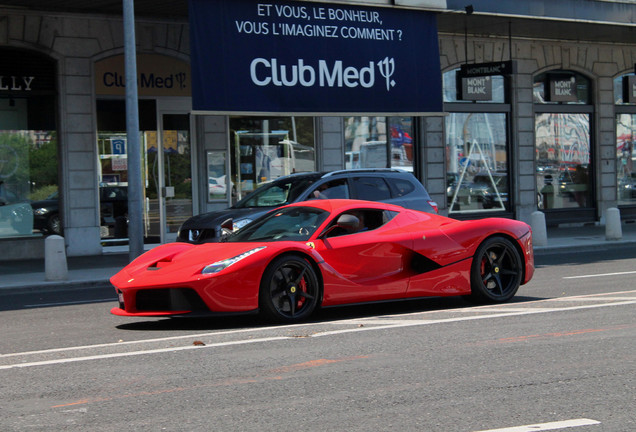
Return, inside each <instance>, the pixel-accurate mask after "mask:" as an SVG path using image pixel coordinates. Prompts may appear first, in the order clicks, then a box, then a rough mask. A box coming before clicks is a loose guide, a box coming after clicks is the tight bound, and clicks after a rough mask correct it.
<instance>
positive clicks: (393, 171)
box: [273, 168, 411, 182]
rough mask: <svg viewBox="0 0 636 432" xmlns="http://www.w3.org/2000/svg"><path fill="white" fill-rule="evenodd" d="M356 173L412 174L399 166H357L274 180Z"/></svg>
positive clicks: (289, 175)
mask: <svg viewBox="0 0 636 432" xmlns="http://www.w3.org/2000/svg"><path fill="white" fill-rule="evenodd" d="M355 174H388V175H391V174H411V173H410V172H409V171H405V170H401V169H399V168H357V169H344V170H335V171H312V172H302V173H294V174H288V175H286V176H283V177H279V178H277V179H275V180H273V182H281V181H282V182H284V181H287V180H290V179H293V180H296V179H303V178H327V177H335V176H338V175H355Z"/></svg>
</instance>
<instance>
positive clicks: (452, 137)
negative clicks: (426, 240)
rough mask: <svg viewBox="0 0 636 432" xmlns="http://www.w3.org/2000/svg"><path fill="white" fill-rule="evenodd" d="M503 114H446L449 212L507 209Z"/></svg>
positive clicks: (506, 171) (506, 161)
mask: <svg viewBox="0 0 636 432" xmlns="http://www.w3.org/2000/svg"><path fill="white" fill-rule="evenodd" d="M506 136H507V134H506V114H503V113H451V114H450V115H449V116H448V117H446V166H447V175H446V187H447V188H446V197H447V204H448V210H449V213H451V214H453V213H466V212H475V211H491V210H498V211H503V210H509V199H508V187H509V181H508V155H507V152H506Z"/></svg>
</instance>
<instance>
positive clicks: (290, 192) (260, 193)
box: [232, 175, 320, 208]
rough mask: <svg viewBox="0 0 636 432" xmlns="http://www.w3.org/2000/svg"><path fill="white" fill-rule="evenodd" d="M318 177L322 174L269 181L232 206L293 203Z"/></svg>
mask: <svg viewBox="0 0 636 432" xmlns="http://www.w3.org/2000/svg"><path fill="white" fill-rule="evenodd" d="M318 178H320V176H319V175H316V176H315V177H302V178H289V179H285V180H277V181H274V182H272V183H268V184H266V185H263V186H261V187H259V188H258V189H256V190H255V191H254V192H252V193H250V194H249V195H247V196H246V197H245V198H243V199H242V200H240V201H239V202H237V203H236V204H235V205H234V206H233V207H232V208H248V207H278V206H283V205H286V204H291V203H293V202H294V201H296V199H297V198H298V196H299V195H300V194H301V193H302V192H303V191H305V190H306V189H307V187H308V186H309V185H310V184H312V183H313V182H315V181H316V180H317V179H318Z"/></svg>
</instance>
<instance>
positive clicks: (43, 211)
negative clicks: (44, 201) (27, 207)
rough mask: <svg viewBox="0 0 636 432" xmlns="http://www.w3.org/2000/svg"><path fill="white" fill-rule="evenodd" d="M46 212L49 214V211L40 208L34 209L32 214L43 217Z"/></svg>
mask: <svg viewBox="0 0 636 432" xmlns="http://www.w3.org/2000/svg"><path fill="white" fill-rule="evenodd" d="M48 212H49V209H46V208H44V207H42V208H39V209H36V210H35V211H34V212H33V213H35V214H36V215H38V216H44V215H45V214H47V213H48Z"/></svg>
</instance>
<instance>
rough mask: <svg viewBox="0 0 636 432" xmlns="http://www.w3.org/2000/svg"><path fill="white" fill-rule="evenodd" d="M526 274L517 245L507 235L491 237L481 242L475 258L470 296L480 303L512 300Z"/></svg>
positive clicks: (471, 273)
mask: <svg viewBox="0 0 636 432" xmlns="http://www.w3.org/2000/svg"><path fill="white" fill-rule="evenodd" d="M522 276H523V266H522V260H521V257H520V255H519V252H518V251H517V248H515V246H514V245H513V244H512V242H511V241H510V240H508V239H507V238H505V237H500V236H495V237H490V238H488V239H486V240H485V241H484V242H483V243H482V244H481V245H479V247H478V248H477V251H476V252H475V256H474V257H473V263H472V265H471V271H470V283H471V294H470V296H469V299H470V300H472V301H474V302H477V303H502V302H505V301H508V300H510V299H511V298H512V297H513V296H514V295H515V294H516V293H517V290H518V289H519V285H521V278H522Z"/></svg>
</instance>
